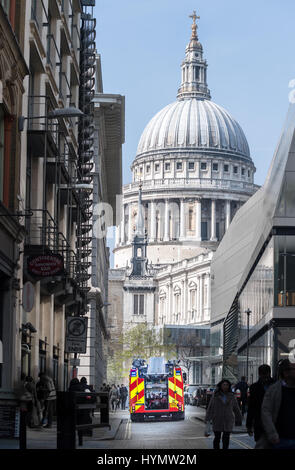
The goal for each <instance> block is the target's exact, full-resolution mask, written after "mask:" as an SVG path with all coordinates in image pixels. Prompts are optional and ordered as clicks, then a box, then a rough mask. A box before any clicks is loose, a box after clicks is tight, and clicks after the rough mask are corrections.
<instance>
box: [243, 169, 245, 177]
mask: <svg viewBox="0 0 295 470" xmlns="http://www.w3.org/2000/svg"><path fill="white" fill-rule="evenodd" d="M242 176H245V168H242Z"/></svg>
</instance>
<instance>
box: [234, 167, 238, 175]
mask: <svg viewBox="0 0 295 470" xmlns="http://www.w3.org/2000/svg"><path fill="white" fill-rule="evenodd" d="M234 174H235V175H237V174H238V167H237V166H234Z"/></svg>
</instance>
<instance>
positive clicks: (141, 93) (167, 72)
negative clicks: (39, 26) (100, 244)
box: [95, 0, 295, 184]
mask: <svg viewBox="0 0 295 470" xmlns="http://www.w3.org/2000/svg"><path fill="white" fill-rule="evenodd" d="M96 4H97V5H96V7H95V14H96V17H97V40H96V41H97V50H98V52H99V53H100V54H101V56H102V75H103V87H104V92H105V93H120V94H122V95H124V96H125V99H126V115H125V123H126V132H125V134H126V141H125V144H124V146H123V183H128V182H130V181H131V172H130V165H131V162H132V160H133V159H134V157H135V155H136V149H137V144H138V141H139V139H140V135H141V133H142V132H143V130H144V128H145V126H146V124H147V123H148V121H149V120H150V119H151V118H152V117H153V116H154V115H155V114H156V113H157V112H158V111H159V110H160V109H162V108H163V107H164V106H166V105H167V104H169V103H171V102H173V101H175V99H176V93H177V89H178V87H179V85H180V64H181V62H182V60H183V58H184V54H185V47H186V45H187V43H188V42H189V38H190V35H191V23H192V20H191V18H189V15H190V14H191V13H192V11H193V10H196V11H197V14H198V15H199V16H200V17H201V18H200V20H198V35H199V40H200V42H201V43H202V45H203V49H204V57H205V58H206V59H207V62H208V85H209V89H210V90H211V96H212V100H213V101H214V102H215V103H217V104H219V105H221V106H223V107H224V108H225V109H226V110H227V111H228V112H229V113H230V114H231V115H232V116H233V117H234V118H235V119H236V120H237V121H238V122H239V124H240V125H241V127H242V128H243V130H244V133H245V135H246V137H247V140H248V143H249V146H250V151H251V156H252V159H253V161H254V164H255V166H256V168H257V171H256V175H255V182H256V183H257V184H263V182H264V179H265V176H266V173H267V169H268V167H269V164H270V161H271V158H272V156H273V153H274V150H275V147H276V144H277V142H278V139H279V136H280V133H281V130H282V126H283V123H284V119H285V116H286V113H287V109H288V105H289V102H288V94H289V92H290V89H289V88H288V84H289V81H290V80H292V79H294V78H295V47H294V44H295V33H294V31H295V29H294V18H295V2H294V0H284V1H282V2H280V3H279V2H278V1H277V0H259V1H257V0H256V1H254V0H247V2H246V1H242V0H239V1H237V0H235V1H233V0H224V1H221V0H198V1H194V0H96Z"/></svg>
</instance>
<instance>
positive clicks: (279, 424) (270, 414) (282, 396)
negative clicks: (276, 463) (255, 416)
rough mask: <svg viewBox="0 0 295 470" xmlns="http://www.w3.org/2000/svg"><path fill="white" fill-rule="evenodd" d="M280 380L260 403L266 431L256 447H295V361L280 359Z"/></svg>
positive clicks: (271, 387)
mask: <svg viewBox="0 0 295 470" xmlns="http://www.w3.org/2000/svg"><path fill="white" fill-rule="evenodd" d="M278 369H279V377H280V379H279V380H278V381H277V382H275V383H274V384H272V385H271V386H270V387H269V388H268V389H267V391H266V392H265V395H264V398H263V402H262V406H261V421H262V425H263V428H264V434H263V435H262V436H261V438H260V439H259V441H258V442H257V444H256V447H255V448H256V449H270V448H271V449H295V363H292V362H290V361H289V359H283V360H282V361H280V362H279V368H278Z"/></svg>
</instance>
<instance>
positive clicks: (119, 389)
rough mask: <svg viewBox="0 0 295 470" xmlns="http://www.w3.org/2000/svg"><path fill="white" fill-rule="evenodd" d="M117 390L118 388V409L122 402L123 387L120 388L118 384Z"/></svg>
mask: <svg viewBox="0 0 295 470" xmlns="http://www.w3.org/2000/svg"><path fill="white" fill-rule="evenodd" d="M117 390H118V399H117V402H116V410H117V409H118V408H120V403H121V399H122V397H121V388H120V385H117Z"/></svg>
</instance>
